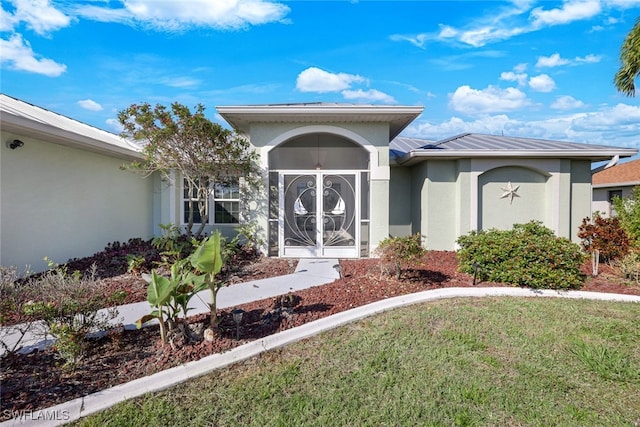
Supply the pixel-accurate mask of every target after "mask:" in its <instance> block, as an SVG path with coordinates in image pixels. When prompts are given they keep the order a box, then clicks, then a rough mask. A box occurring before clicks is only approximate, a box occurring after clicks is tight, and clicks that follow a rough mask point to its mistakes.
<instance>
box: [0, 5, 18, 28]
mask: <svg viewBox="0 0 640 427" xmlns="http://www.w3.org/2000/svg"><path fill="white" fill-rule="evenodd" d="M15 25H16V19H15V17H14V16H13V15H12V14H10V13H9V12H7V11H6V10H4V9H3V8H2V5H0V31H12V30H13V27H14V26H15Z"/></svg>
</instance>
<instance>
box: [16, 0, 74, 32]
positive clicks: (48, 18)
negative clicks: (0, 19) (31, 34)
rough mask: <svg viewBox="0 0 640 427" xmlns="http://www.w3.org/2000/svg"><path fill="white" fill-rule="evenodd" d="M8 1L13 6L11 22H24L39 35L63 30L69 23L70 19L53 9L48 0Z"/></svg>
mask: <svg viewBox="0 0 640 427" xmlns="http://www.w3.org/2000/svg"><path fill="white" fill-rule="evenodd" d="M10 1H11V3H13V5H14V6H15V12H14V13H13V16H12V17H11V21H12V22H13V23H14V24H16V23H18V22H25V23H26V24H27V26H28V27H29V28H31V29H32V30H33V31H35V32H36V33H38V34H40V35H45V34H47V33H49V32H51V31H55V30H59V29H60V28H64V27H66V26H68V25H69V23H70V22H71V18H69V17H68V16H67V15H65V14H64V13H62V12H60V11H59V10H58V9H56V8H55V7H53V6H52V5H51V2H50V1H49V0H10ZM7 14H8V13H7ZM3 26H4V25H3Z"/></svg>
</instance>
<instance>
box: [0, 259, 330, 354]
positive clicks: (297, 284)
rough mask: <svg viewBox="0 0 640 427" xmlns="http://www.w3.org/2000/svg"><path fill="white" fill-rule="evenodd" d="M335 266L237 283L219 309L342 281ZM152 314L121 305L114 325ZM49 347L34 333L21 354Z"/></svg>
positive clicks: (303, 266)
mask: <svg viewBox="0 0 640 427" xmlns="http://www.w3.org/2000/svg"><path fill="white" fill-rule="evenodd" d="M335 265H338V260H337V259H313V258H303V259H300V261H298V265H297V267H296V270H295V272H294V273H293V274H288V275H285V276H278V277H272V278H269V279H262V280H255V281H251V282H245V283H238V284H235V285H231V286H227V287H224V288H222V289H220V290H219V291H218V308H219V309H222V308H229V307H236V306H238V305H242V304H246V303H248V302H251V301H258V300H261V299H265V298H272V297H275V296H278V295H285V294H287V293H289V292H295V291H298V290H301V289H307V288H311V287H313V286H319V285H324V284H326V283H331V282H333V281H334V280H336V279H338V278H339V277H340V274H339V273H338V271H337V270H336V269H335V268H334V266H335ZM210 301H211V292H210V291H209V290H206V291H202V292H199V293H198V294H196V296H195V297H193V299H192V300H191V301H190V303H189V307H192V308H193V309H192V310H189V316H194V315H197V314H201V313H208V312H209V305H208V304H209V302H210ZM150 311H151V309H150V306H149V303H148V302H147V301H142V302H138V303H134V304H127V305H121V306H118V317H117V318H116V319H113V321H112V322H111V323H113V324H122V325H124V327H125V329H136V325H135V322H136V320H138V319H140V318H141V317H142V316H144V315H145V314H148V313H149V312H150ZM149 323H151V322H149ZM0 338H1V339H2V341H3V342H5V343H8V344H9V346H10V347H11V346H13V344H14V343H15V342H16V341H17V340H18V339H19V334H18V333H15V332H12V329H11V327H5V328H0ZM49 344H51V340H50V339H46V338H45V337H43V336H42V335H36V334H33V333H31V334H28V335H26V336H25V337H24V338H23V340H22V343H21V346H22V350H21V351H20V352H21V353H29V352H31V351H33V350H34V349H36V348H38V349H43V348H44V347H46V346H47V345H49ZM2 354H4V349H3V348H0V355H2Z"/></svg>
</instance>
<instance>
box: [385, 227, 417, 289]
mask: <svg viewBox="0 0 640 427" xmlns="http://www.w3.org/2000/svg"><path fill="white" fill-rule="evenodd" d="M422 240H423V239H422V236H421V235H420V233H416V234H413V235H411V236H406V237H388V238H386V239H384V240H383V241H382V242H380V244H379V245H378V247H377V249H376V255H378V257H379V258H380V270H381V271H380V273H381V274H388V275H391V274H393V275H395V277H396V278H397V279H400V278H401V277H402V273H403V271H404V270H406V269H407V268H408V267H409V266H410V265H411V263H413V262H414V261H416V260H418V259H420V258H422V257H423V256H424V255H425V254H426V252H427V250H426V249H425V248H424V246H423V245H422Z"/></svg>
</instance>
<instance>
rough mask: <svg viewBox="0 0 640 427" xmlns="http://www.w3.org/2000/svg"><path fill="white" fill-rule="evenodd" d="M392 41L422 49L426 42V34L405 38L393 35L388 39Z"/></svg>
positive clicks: (400, 35)
mask: <svg viewBox="0 0 640 427" xmlns="http://www.w3.org/2000/svg"><path fill="white" fill-rule="evenodd" d="M389 38H390V39H391V40H392V41H394V42H398V41H407V42H409V43H411V44H412V45H414V46H416V47H419V48H420V49H423V48H424V45H425V44H426V42H427V39H428V35H427V34H417V35H415V36H405V35H402V34H393V35H391V36H390V37H389Z"/></svg>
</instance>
